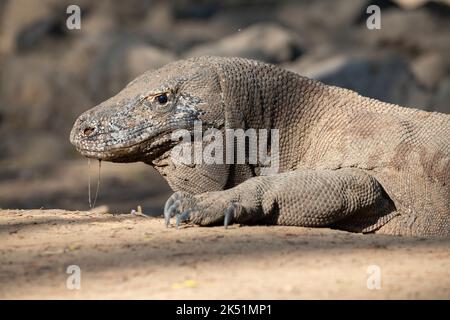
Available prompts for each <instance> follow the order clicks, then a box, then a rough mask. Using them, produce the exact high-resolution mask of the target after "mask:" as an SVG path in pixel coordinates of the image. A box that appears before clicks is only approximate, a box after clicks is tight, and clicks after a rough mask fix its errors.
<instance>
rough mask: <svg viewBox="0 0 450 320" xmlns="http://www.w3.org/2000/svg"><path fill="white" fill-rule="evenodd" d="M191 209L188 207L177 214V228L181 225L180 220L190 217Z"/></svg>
mask: <svg viewBox="0 0 450 320" xmlns="http://www.w3.org/2000/svg"><path fill="white" fill-rule="evenodd" d="M191 211H192V210H190V209H188V210H186V211H184V212H183V213H182V214H177V229H178V227H179V226H180V225H181V223H182V222H184V221H186V220H189V218H190V217H191Z"/></svg>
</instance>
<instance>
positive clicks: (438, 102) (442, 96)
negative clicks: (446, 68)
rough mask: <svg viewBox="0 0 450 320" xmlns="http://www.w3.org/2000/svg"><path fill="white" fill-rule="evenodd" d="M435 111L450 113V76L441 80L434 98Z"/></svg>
mask: <svg viewBox="0 0 450 320" xmlns="http://www.w3.org/2000/svg"><path fill="white" fill-rule="evenodd" d="M432 105H433V107H434V109H433V110H434V111H438V112H443V113H447V114H450V76H449V75H447V78H445V79H444V80H442V81H441V83H440V84H439V87H438V89H437V90H436V94H435V96H434V99H433V104H432Z"/></svg>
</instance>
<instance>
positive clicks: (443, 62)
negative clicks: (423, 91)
mask: <svg viewBox="0 0 450 320" xmlns="http://www.w3.org/2000/svg"><path fill="white" fill-rule="evenodd" d="M411 65H412V72H413V73H414V75H415V77H416V79H417V80H418V81H419V82H420V83H421V84H422V85H424V86H425V87H427V88H429V89H436V88H437V86H438V84H439V82H440V81H441V80H443V79H444V78H445V76H446V75H448V74H449V72H450V61H449V60H448V57H447V56H444V55H442V54H439V53H437V52H430V53H427V54H423V55H421V56H419V57H418V58H416V59H414V60H413V61H412V64H411Z"/></svg>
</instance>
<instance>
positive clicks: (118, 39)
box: [87, 35, 176, 102]
mask: <svg viewBox="0 0 450 320" xmlns="http://www.w3.org/2000/svg"><path fill="white" fill-rule="evenodd" d="M100 51H101V52H100V53H99V54H98V55H97V56H96V57H95V59H94V60H93V61H92V64H91V65H90V67H89V71H88V76H87V83H88V86H89V91H90V93H91V94H92V96H93V98H94V100H95V101H97V102H101V100H104V99H106V98H109V97H111V96H113V95H115V94H116V93H118V92H119V91H120V90H121V89H123V87H125V85H127V84H128V83H129V82H130V81H131V80H133V79H134V78H135V77H136V76H138V75H140V74H142V73H144V72H145V71H147V70H153V69H157V68H159V67H162V66H163V65H165V64H167V63H169V62H171V61H173V60H175V59H176V57H175V55H174V54H172V53H171V52H169V51H167V50H164V49H160V48H157V47H154V46H151V45H149V44H147V43H145V42H143V41H142V40H140V39H139V38H133V37H131V36H128V35H119V36H112V37H111V38H110V39H109V40H108V41H107V45H105V46H104V47H103V48H102V50H100Z"/></svg>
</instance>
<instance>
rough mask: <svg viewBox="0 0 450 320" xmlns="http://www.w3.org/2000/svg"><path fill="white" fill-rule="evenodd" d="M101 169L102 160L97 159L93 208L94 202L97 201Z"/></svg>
mask: <svg viewBox="0 0 450 320" xmlns="http://www.w3.org/2000/svg"><path fill="white" fill-rule="evenodd" d="M101 169H102V160H98V175H97V190H95V197H94V204H93V207H94V208H95V204H96V203H97V197H98V191H99V190H100V171H101Z"/></svg>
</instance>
